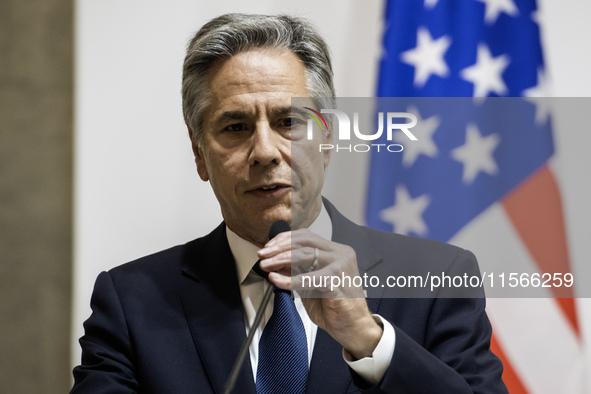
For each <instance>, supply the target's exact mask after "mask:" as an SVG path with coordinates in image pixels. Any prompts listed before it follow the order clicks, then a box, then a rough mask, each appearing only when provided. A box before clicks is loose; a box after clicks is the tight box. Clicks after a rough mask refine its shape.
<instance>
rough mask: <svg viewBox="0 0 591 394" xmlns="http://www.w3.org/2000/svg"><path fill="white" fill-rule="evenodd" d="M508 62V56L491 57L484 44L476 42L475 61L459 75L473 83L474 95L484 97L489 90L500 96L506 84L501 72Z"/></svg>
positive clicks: (503, 92)
mask: <svg viewBox="0 0 591 394" xmlns="http://www.w3.org/2000/svg"><path fill="white" fill-rule="evenodd" d="M509 63H510V60H509V56H507V55H499V56H497V57H492V54H491V53H490V49H488V46H487V45H486V44H478V51H477V53H476V63H475V64H474V65H473V66H470V67H467V68H465V69H463V70H462V71H460V76H461V77H462V78H463V79H465V80H466V81H468V82H472V83H473V84H474V96H475V97H486V96H488V94H489V93H490V92H494V93H496V94H498V95H499V96H500V95H503V94H505V93H507V85H505V82H504V81H503V77H502V76H501V74H502V73H503V72H504V71H505V69H506V68H507V66H508V65H509Z"/></svg>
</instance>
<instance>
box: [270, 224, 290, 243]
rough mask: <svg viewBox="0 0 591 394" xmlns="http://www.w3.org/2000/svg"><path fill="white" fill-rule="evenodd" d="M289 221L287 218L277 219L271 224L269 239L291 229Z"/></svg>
mask: <svg viewBox="0 0 591 394" xmlns="http://www.w3.org/2000/svg"><path fill="white" fill-rule="evenodd" d="M290 230H291V228H289V223H287V222H286V221H285V220H277V221H275V223H273V225H272V226H271V230H269V240H271V239H273V238H275V237H276V236H277V234H280V233H284V232H286V231H290Z"/></svg>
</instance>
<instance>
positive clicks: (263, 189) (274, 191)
mask: <svg viewBox="0 0 591 394" xmlns="http://www.w3.org/2000/svg"><path fill="white" fill-rule="evenodd" d="M290 189H291V186H290V185H288V184H285V183H270V184H266V185H260V186H256V187H254V188H252V189H251V190H249V192H250V193H254V194H257V195H270V196H274V195H277V196H279V195H281V194H283V193H285V192H287V191H289V190H290Z"/></svg>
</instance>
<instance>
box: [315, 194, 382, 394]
mask: <svg viewBox="0 0 591 394" xmlns="http://www.w3.org/2000/svg"><path fill="white" fill-rule="evenodd" d="M324 206H325V207H326V210H327V212H328V214H329V216H330V219H331V221H332V229H333V230H332V231H333V234H332V240H333V241H334V242H338V243H341V244H346V245H349V246H351V247H352V248H353V249H354V250H355V253H356V255H357V264H358V265H359V272H360V273H362V274H363V273H364V272H366V271H367V270H369V269H371V268H372V267H373V266H375V265H376V264H378V263H379V262H380V261H381V260H382V258H381V256H380V255H379V254H378V253H377V252H376V251H375V249H374V248H373V246H372V245H371V243H370V241H369V239H368V238H367V234H366V232H365V231H363V229H362V228H361V227H359V226H357V225H356V224H354V223H353V222H351V221H349V220H348V219H347V218H345V217H344V216H343V215H341V214H340V213H339V212H338V211H337V210H336V208H335V207H334V206H333V205H332V204H331V203H330V202H328V200H326V199H324ZM367 303H368V306H369V309H370V311H371V312H372V313H376V311H377V309H378V307H379V299H368V300H367ZM350 381H351V373H350V372H349V367H348V366H347V364H346V363H345V361H344V360H343V358H342V346H341V345H340V344H339V343H338V342H337V341H335V340H334V339H333V338H332V337H331V336H330V335H328V333H327V332H326V331H324V330H322V329H320V328H319V329H318V334H317V335H316V343H315V344H314V352H313V353H312V362H311V364H310V373H309V376H308V390H307V393H308V394H315V393H322V394H342V393H345V392H346V391H347V388H348V387H349V385H350Z"/></svg>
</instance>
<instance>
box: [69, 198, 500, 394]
mask: <svg viewBox="0 0 591 394" xmlns="http://www.w3.org/2000/svg"><path fill="white" fill-rule="evenodd" d="M325 205H326V207H327V210H328V212H329V215H330V216H331V220H332V222H333V240H334V241H335V242H340V243H344V244H348V245H350V246H352V247H353V248H354V249H355V251H356V253H357V259H358V262H359V266H360V272H362V273H363V272H364V271H365V272H369V273H371V272H372V270H375V269H376V267H397V266H407V265H408V263H412V264H414V265H418V266H422V267H424V268H426V269H431V268H433V271H432V272H437V270H439V271H442V270H446V271H454V269H456V268H455V267H456V266H458V267H466V266H467V267H472V268H473V269H476V270H477V265H476V261H475V259H474V257H473V255H472V254H471V253H469V252H467V251H464V250H462V249H459V248H456V247H453V246H450V245H446V244H443V243H438V242H434V241H427V240H422V239H418V238H412V237H405V236H400V235H396V234H391V233H385V232H380V231H376V230H372V229H368V228H365V227H360V226H357V225H355V224H353V223H352V222H350V221H349V220H347V219H346V218H345V217H343V216H342V215H341V214H340V213H339V212H338V211H336V209H335V208H334V207H333V206H332V205H331V204H330V203H328V202H326V201H325ZM461 269H463V268H460V270H461ZM425 272H426V271H425ZM236 277H237V276H236V270H235V266H234V260H233V257H232V254H231V252H230V248H229V246H228V242H227V239H226V233H225V225H224V224H223V223H222V224H221V225H220V226H219V227H218V228H216V229H215V230H214V231H213V232H211V233H210V234H209V235H207V236H205V237H203V238H199V239H196V240H194V241H191V242H189V243H187V244H185V245H181V246H176V247H173V248H171V249H168V250H165V251H162V252H159V253H156V254H154V255H151V256H147V257H144V258H142V259H139V260H137V261H134V262H131V263H128V264H125V265H122V266H120V267H117V268H114V269H112V270H111V271H109V272H108V273H106V272H103V273H101V274H100V275H99V277H98V279H97V281H96V285H95V288H94V293H93V296H92V300H91V306H92V310H93V313H92V315H91V317H90V318H89V319H88V320H87V321H86V322H85V324H84V328H85V335H84V336H83V337H82V338H81V339H80V344H81V346H82V365H80V366H78V367H76V368H75V369H74V377H75V384H74V388H73V389H72V393H131V392H137V393H155V394H165V393H174V394H182V393H214V392H215V393H220V392H222V391H223V386H224V383H225V381H226V379H227V377H228V375H229V373H230V369H231V368H232V364H233V362H234V360H235V359H236V356H237V354H238V351H239V348H240V346H241V344H242V342H243V341H244V339H245V327H244V315H243V310H242V302H241V298H240V290H239V287H238V283H237V280H236ZM368 304H369V307H370V309H371V310H372V312H374V313H378V314H380V315H381V316H382V317H384V318H385V319H387V320H388V321H390V322H391V323H392V324H393V326H394V329H395V331H396V349H395V352H394V357H393V359H392V362H391V364H390V367H389V369H388V370H387V372H386V374H385V375H384V377H383V379H382V381H381V382H380V383H379V384H378V385H377V386H375V387H366V386H365V385H364V382H363V381H362V380H361V379H360V378H359V377H358V376H356V374H354V373H352V372H351V371H350V370H349V369H348V367H347V365H346V363H345V362H344V361H343V359H342V356H341V346H340V345H339V344H338V343H337V342H336V341H334V340H333V339H332V338H331V337H330V336H329V335H328V334H327V333H326V332H325V331H323V330H321V329H318V334H317V338H316V343H315V345H314V351H313V354H312V362H311V365H310V373H309V380H308V390H307V392H308V393H322V394H331V393H334V394H337V393H338V394H344V393H353V392H368V393H381V392H387V393H390V392H391V393H398V394H399V393H429V394H433V393H445V394H449V393H454V394H457V393H472V392H475V393H506V392H507V389H506V388H505V386H504V384H503V382H502V380H501V373H502V370H503V367H502V364H501V363H500V361H499V360H498V358H497V357H496V356H495V355H494V354H492V353H491V351H490V350H489V342H490V336H491V326H490V323H489V321H488V318H487V316H486V313H485V311H484V306H485V301H484V299H483V298H466V299H441V298H423V299H409V298H381V299H380V298H373V299H368ZM234 392H236V393H251V394H255V393H256V391H255V386H254V382H253V375H252V370H251V365H250V361H249V358H248V357H246V360H245V364H244V366H243V368H242V370H241V372H240V375H239V378H238V381H237V384H236V388H235V391H234Z"/></svg>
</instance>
